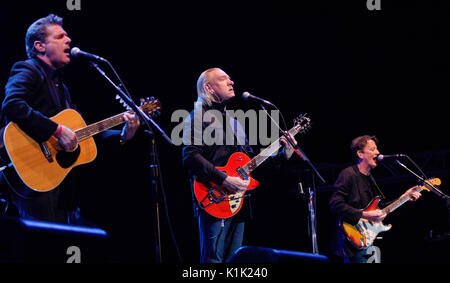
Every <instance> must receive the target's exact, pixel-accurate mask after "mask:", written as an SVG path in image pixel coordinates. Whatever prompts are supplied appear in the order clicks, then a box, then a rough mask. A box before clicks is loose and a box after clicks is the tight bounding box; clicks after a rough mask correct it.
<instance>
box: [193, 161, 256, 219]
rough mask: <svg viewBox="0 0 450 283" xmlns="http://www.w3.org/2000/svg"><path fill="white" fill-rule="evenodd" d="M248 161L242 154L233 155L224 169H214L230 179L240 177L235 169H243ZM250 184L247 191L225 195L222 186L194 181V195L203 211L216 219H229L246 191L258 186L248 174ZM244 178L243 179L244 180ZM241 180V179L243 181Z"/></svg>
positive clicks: (238, 208) (236, 210) (242, 200)
mask: <svg viewBox="0 0 450 283" xmlns="http://www.w3.org/2000/svg"><path fill="white" fill-rule="evenodd" d="M249 161H250V158H249V157H248V156H247V155H245V154H244V153H242V152H236V153H233V154H232V155H231V156H230V158H229V159H228V163H227V165H226V166H224V167H216V168H217V169H218V170H220V171H222V172H224V173H225V174H227V175H228V176H231V177H241V178H242V176H241V175H240V174H239V173H238V171H237V169H238V168H240V167H243V166H244V165H245V164H247V163H248V162H249ZM245 177H248V178H249V179H250V183H249V185H248V187H247V189H246V190H245V191H244V192H242V193H234V194H231V193H226V192H225V191H224V189H223V188H222V186H217V185H216V184H214V183H213V182H210V184H208V185H207V186H205V184H203V183H201V182H198V181H197V180H195V181H194V194H195V198H196V199H197V202H198V204H199V205H200V207H201V208H203V210H205V211H206V212H207V213H209V214H210V215H212V216H214V217H216V218H221V219H224V218H230V217H232V216H233V215H235V214H236V213H238V212H239V210H240V209H241V208H242V204H243V202H244V195H245V193H246V192H247V190H252V189H254V188H256V187H258V186H259V182H258V181H256V180H255V179H253V178H252V177H251V176H250V174H248V175H247V176H245ZM245 177H244V178H245ZM244 178H243V179H244Z"/></svg>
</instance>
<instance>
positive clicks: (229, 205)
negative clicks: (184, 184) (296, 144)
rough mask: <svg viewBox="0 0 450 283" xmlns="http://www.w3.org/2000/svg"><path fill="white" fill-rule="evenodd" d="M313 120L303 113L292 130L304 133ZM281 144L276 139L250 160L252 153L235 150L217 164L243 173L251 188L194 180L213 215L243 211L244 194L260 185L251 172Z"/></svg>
mask: <svg viewBox="0 0 450 283" xmlns="http://www.w3.org/2000/svg"><path fill="white" fill-rule="evenodd" d="M310 124H311V120H310V119H309V118H308V117H307V116H306V114H305V115H303V116H302V115H300V116H299V117H298V118H297V119H295V120H294V127H293V128H292V129H290V130H289V133H290V134H292V135H293V136H295V135H296V134H297V133H304V132H306V131H307V130H308V129H309V128H310ZM280 147H281V144H280V139H277V140H276V141H274V142H273V143H272V144H271V145H270V146H268V147H267V148H265V149H264V150H263V151H261V153H260V154H258V155H257V156H255V157H254V158H253V159H251V160H250V157H248V156H247V155H245V154H244V153H242V152H236V153H233V154H232V155H231V156H230V158H229V159H228V163H227V165H226V166H224V167H216V168H217V169H218V170H220V171H222V172H224V173H225V174H227V175H228V176H232V177H240V178H241V179H243V180H250V183H249V185H248V187H247V189H246V190H245V191H244V192H241V193H228V192H227V191H226V189H224V188H223V187H222V186H217V185H216V184H214V183H213V182H210V184H206V185H205V184H204V183H201V182H198V181H197V180H195V181H194V193H195V198H196V199H197V203H198V204H199V206H200V207H201V208H202V209H203V210H205V211H206V212H207V213H209V214H210V215H212V216H214V217H216V218H222V219H223V218H230V217H231V216H233V215H235V214H236V213H238V212H239V210H240V209H241V207H242V204H243V199H244V195H245V193H246V192H247V190H252V189H254V188H256V187H258V186H259V182H258V181H256V180H255V179H253V178H252V177H251V176H250V173H251V172H252V171H253V170H255V169H256V168H257V167H258V166H259V165H261V164H262V163H263V162H264V161H265V160H266V159H267V158H268V157H270V156H271V155H273V154H274V153H276V152H277V151H278V149H279V148H280Z"/></svg>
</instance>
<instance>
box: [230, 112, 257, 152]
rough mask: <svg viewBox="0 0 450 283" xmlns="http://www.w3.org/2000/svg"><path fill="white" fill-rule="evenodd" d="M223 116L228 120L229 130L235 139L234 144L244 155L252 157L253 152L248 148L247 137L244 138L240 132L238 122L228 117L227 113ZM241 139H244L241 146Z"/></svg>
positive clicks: (243, 134) (242, 132)
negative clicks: (235, 143) (230, 129)
mask: <svg viewBox="0 0 450 283" xmlns="http://www.w3.org/2000/svg"><path fill="white" fill-rule="evenodd" d="M225 115H226V119H227V120H228V123H229V124H230V125H231V128H232V130H233V133H234V136H235V138H236V140H235V142H237V145H238V146H239V147H240V148H241V149H242V150H243V151H244V153H245V154H247V155H248V156H252V154H253V150H252V148H251V147H250V146H249V142H248V139H247V137H246V136H245V133H244V131H243V130H242V128H241V127H239V123H238V120H237V119H234V118H232V117H231V116H229V115H228V113H227V114H225ZM230 122H231V123H232V124H231V123H230ZM239 130H241V131H239ZM240 132H241V133H240ZM242 139H245V141H244V144H243V145H242V144H241V143H242Z"/></svg>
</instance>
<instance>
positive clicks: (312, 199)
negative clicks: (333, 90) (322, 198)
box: [260, 103, 325, 254]
mask: <svg viewBox="0 0 450 283" xmlns="http://www.w3.org/2000/svg"><path fill="white" fill-rule="evenodd" d="M260 105H261V108H262V109H263V110H264V112H265V113H266V115H267V116H268V117H269V118H270V119H271V120H272V122H273V123H274V124H275V126H277V128H278V130H279V131H280V133H281V134H282V135H283V136H284V137H285V138H286V140H287V141H288V142H289V143H290V144H291V145H292V147H293V148H294V149H295V150H294V151H295V153H297V154H298V155H299V156H300V158H301V159H303V161H305V162H306V163H308V165H309V166H310V167H311V169H312V170H313V171H314V173H315V174H316V175H317V177H319V179H320V181H321V182H322V183H325V180H324V179H323V178H322V176H321V175H320V173H319V171H318V170H317V169H316V167H315V166H314V165H313V164H312V163H311V161H310V160H309V158H308V157H307V156H306V154H305V153H304V152H303V151H302V150H301V148H300V147H299V146H298V144H297V143H295V142H294V141H293V140H292V139H291V136H290V135H288V134H287V133H286V131H283V130H282V129H281V128H280V126H279V125H278V123H277V122H276V121H275V120H274V119H273V118H272V116H270V115H269V112H267V110H266V108H265V107H264V105H263V104H262V103H261V104H260ZM271 105H273V104H271ZM273 106H274V107H275V108H277V107H276V106H275V105H273ZM277 109H278V108H277ZM278 111H279V110H278ZM280 112H281V111H280ZM312 180H313V185H312V187H313V190H312V191H311V189H310V188H308V190H309V197H308V211H309V213H310V214H309V223H310V227H311V229H310V236H311V241H312V249H313V253H314V254H318V253H319V248H318V246H317V221H316V193H317V190H316V185H315V182H314V174H312Z"/></svg>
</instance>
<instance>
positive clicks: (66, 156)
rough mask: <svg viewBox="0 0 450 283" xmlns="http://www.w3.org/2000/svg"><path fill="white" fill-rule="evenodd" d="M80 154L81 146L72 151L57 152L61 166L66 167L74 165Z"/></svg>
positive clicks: (57, 159) (57, 158)
mask: <svg viewBox="0 0 450 283" xmlns="http://www.w3.org/2000/svg"><path fill="white" fill-rule="evenodd" d="M79 156H80V146H78V147H77V149H76V150H74V151H72V152H67V151H60V152H58V153H57V154H56V161H57V162H58V164H59V166H61V167H62V168H64V169H66V168H69V167H70V166H72V165H73V164H74V163H75V162H76V161H77V159H78V157H79Z"/></svg>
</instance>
